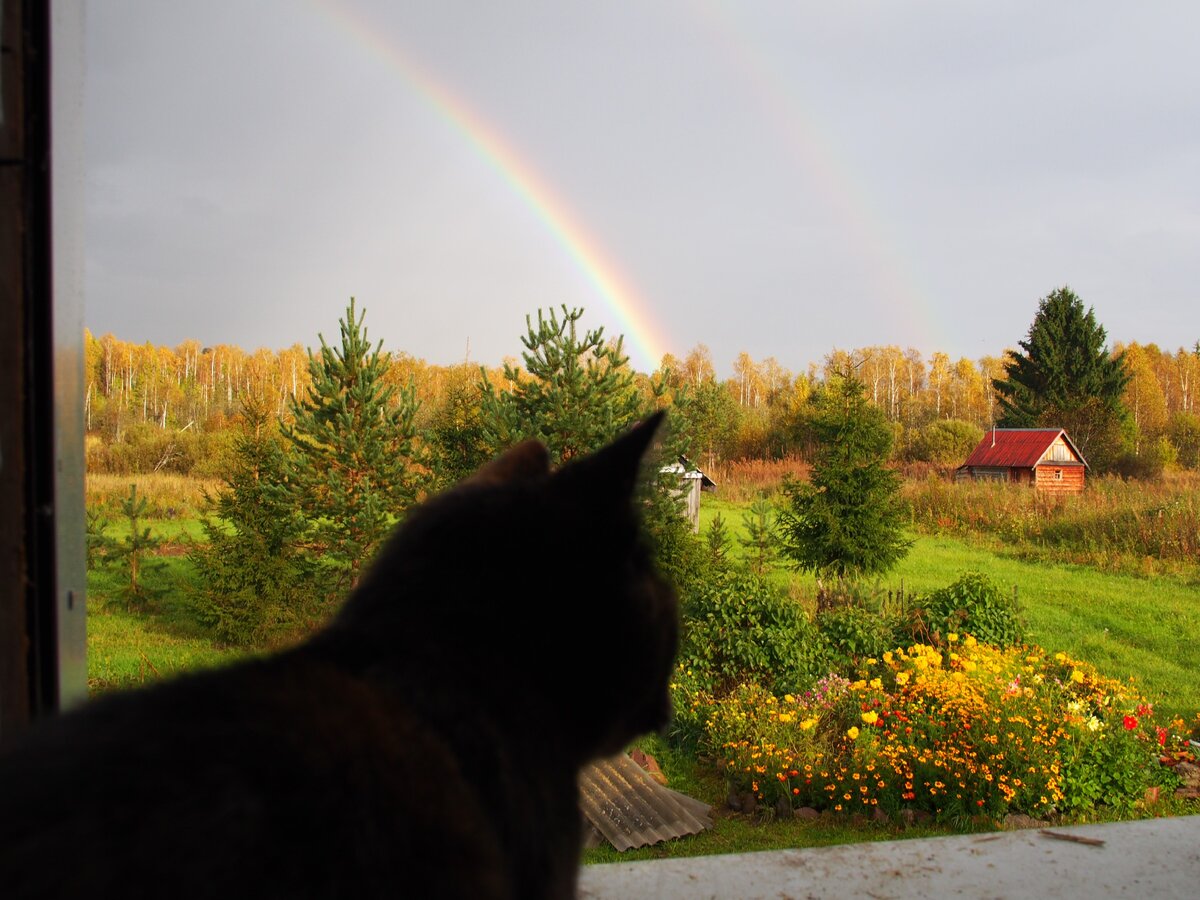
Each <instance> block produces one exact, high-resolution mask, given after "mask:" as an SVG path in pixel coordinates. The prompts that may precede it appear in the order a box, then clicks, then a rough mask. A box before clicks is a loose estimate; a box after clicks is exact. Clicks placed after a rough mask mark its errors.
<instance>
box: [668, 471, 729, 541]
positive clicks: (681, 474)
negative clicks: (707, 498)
mask: <svg viewBox="0 0 1200 900" xmlns="http://www.w3.org/2000/svg"><path fill="white" fill-rule="evenodd" d="M662 470H663V472H667V473H670V474H671V475H674V476H676V477H677V478H678V479H679V488H678V490H679V493H680V494H681V495H682V496H683V498H684V500H685V501H686V506H685V509H684V515H685V516H686V517H687V520H688V522H689V523H691V526H692V531H693V532H694V533H697V534H698V533H699V532H700V492H701V491H708V492H709V493H712V492H713V491H715V490H716V489H717V483H716V482H715V481H713V480H712V479H711V478H709V477H708V476H707V475H705V474H704V473H703V472H702V471H700V469H698V468H697V467H696V466H695V465H693V464H692V461H691V460H689V459H688V458H687V457H686V456H681V457H679V460H678V461H677V462H675V463H672V464H671V465H669V466H663V469H662Z"/></svg>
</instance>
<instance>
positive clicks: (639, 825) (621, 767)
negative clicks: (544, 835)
mask: <svg viewBox="0 0 1200 900" xmlns="http://www.w3.org/2000/svg"><path fill="white" fill-rule="evenodd" d="M579 795H580V806H581V808H582V810H583V815H584V818H585V819H586V820H587V821H588V823H589V824H590V825H591V826H592V829H594V831H595V832H597V833H598V834H599V835H600V836H602V837H603V838H604V840H607V841H608V842H609V843H611V844H612V845H613V846H614V847H616V848H617V850H622V851H623V850H629V849H631V848H633V847H645V846H648V845H649V844H657V843H658V842H659V841H666V840H670V839H672V838H679V837H683V836H684V835H688V834H696V833H697V832H700V831H704V830H705V829H706V828H711V827H712V819H711V818H709V813H710V811H711V808H710V807H709V805H708V804H707V803H701V802H700V801H699V800H695V799H693V798H691V797H687V796H685V795H683V794H681V793H679V792H678V791H673V790H671V789H670V788H666V787H663V786H662V785H661V784H659V783H658V782H656V781H654V780H653V779H652V778H651V777H650V776H649V775H647V774H646V772H645V771H644V770H643V769H642V767H641V766H639V765H638V764H637V763H635V762H634V761H633V760H632V759H630V758H629V756H628V755H626V754H624V753H622V754H620V755H619V756H614V757H612V758H611V759H604V760H600V761H599V762H595V763H592V764H591V765H589V766H585V767H584V769H583V771H582V772H580V773H579Z"/></svg>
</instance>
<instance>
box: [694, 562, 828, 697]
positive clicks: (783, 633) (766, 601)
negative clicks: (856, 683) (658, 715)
mask: <svg viewBox="0 0 1200 900" xmlns="http://www.w3.org/2000/svg"><path fill="white" fill-rule="evenodd" d="M683 630H684V634H683V645H682V647H681V648H680V653H679V662H680V665H681V666H682V667H683V668H684V670H685V671H688V670H690V672H691V673H692V674H693V675H694V677H695V678H696V680H697V682H698V684H699V685H700V686H701V687H703V689H705V690H707V691H709V692H710V693H713V694H721V693H724V692H725V691H727V690H729V689H730V688H731V687H733V686H734V685H735V684H738V683H739V682H744V681H756V682H758V683H759V684H761V685H762V686H763V687H765V688H767V689H768V690H771V691H773V692H775V693H786V692H789V691H797V690H803V689H804V688H805V687H807V686H808V685H810V684H811V683H812V681H813V679H814V678H816V677H817V676H818V675H820V674H824V671H823V670H824V668H825V663H826V660H825V655H824V652H823V647H822V643H821V639H820V636H819V634H818V632H817V629H816V628H815V627H814V626H813V624H812V623H811V622H810V621H809V619H808V616H807V614H806V613H805V611H804V609H803V608H802V607H801V606H800V605H799V604H797V603H796V602H795V601H793V600H791V599H790V598H788V597H787V596H786V595H785V594H784V593H783V592H782V591H781V590H780V589H779V588H778V587H776V586H775V585H773V584H771V583H770V582H769V581H767V580H766V579H765V578H763V577H761V576H759V575H755V574H754V573H752V572H748V571H743V570H737V571H727V572H723V573H719V574H716V575H715V576H714V577H713V578H712V580H711V581H710V582H708V583H707V584H703V585H698V586H696V587H694V588H693V590H692V591H691V592H690V593H689V594H688V595H685V597H684V602H683Z"/></svg>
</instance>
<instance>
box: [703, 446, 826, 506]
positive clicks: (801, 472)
mask: <svg viewBox="0 0 1200 900" xmlns="http://www.w3.org/2000/svg"><path fill="white" fill-rule="evenodd" d="M811 470H812V466H810V465H809V464H808V463H806V462H805V461H804V460H802V459H801V458H800V457H798V456H785V457H784V458H783V459H734V460H730V461H728V462H721V463H718V464H717V466H716V467H715V468H714V469H712V470H711V471H708V470H706V474H707V475H708V476H709V477H710V478H712V480H713V481H715V482H716V483H717V490H718V491H719V492H720V496H721V498H722V499H724V500H729V501H731V502H733V503H746V502H750V501H752V500H757V499H758V498H759V497H771V496H772V495H774V494H776V493H778V491H779V487H780V485H782V484H783V479H784V478H785V477H786V476H791V477H792V478H795V479H796V480H798V481H807V480H808V473H809V472H810V471H811Z"/></svg>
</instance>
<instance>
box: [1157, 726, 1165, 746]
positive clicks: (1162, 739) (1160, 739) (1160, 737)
mask: <svg viewBox="0 0 1200 900" xmlns="http://www.w3.org/2000/svg"><path fill="white" fill-rule="evenodd" d="M1155 730H1156V731H1157V732H1158V745H1159V746H1160V747H1165V746H1167V729H1165V728H1163V727H1162V726H1161V725H1159V726H1157V727H1156V729H1155Z"/></svg>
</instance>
